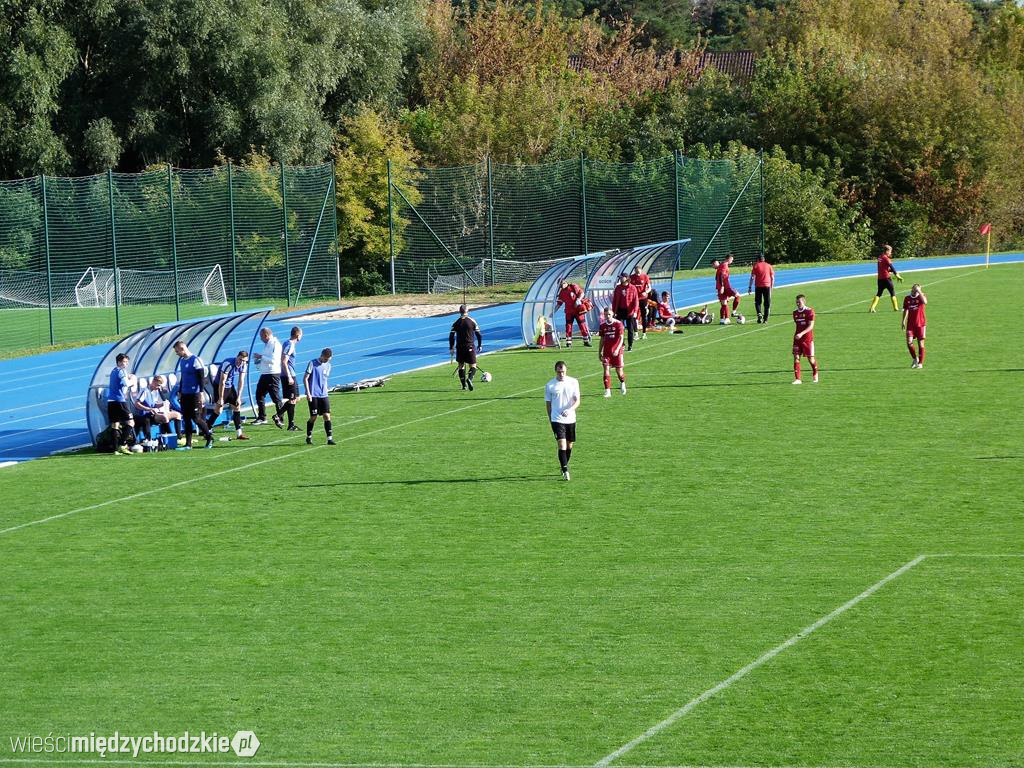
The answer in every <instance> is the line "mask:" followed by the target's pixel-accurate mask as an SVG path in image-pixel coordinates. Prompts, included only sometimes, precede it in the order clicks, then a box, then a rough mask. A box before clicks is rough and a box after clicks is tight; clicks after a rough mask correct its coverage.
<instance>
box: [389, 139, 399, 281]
mask: <svg viewBox="0 0 1024 768" xmlns="http://www.w3.org/2000/svg"><path fill="white" fill-rule="evenodd" d="M388 246H389V247H390V249H391V295H392V296H394V295H395V294H396V293H398V291H397V290H396V285H395V213H394V202H393V201H392V199H391V158H390V157H389V158H388Z"/></svg>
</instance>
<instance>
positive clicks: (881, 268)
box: [868, 245, 903, 312]
mask: <svg viewBox="0 0 1024 768" xmlns="http://www.w3.org/2000/svg"><path fill="white" fill-rule="evenodd" d="M877 261H878V293H876V294H875V298H873V299H872V300H871V306H870V307H868V312H874V311H875V308H876V307H878V300H879V299H880V298H882V294H883V293H885V292H886V291H888V292H889V298H890V299H892V311H893V312H897V311H899V307H897V306H896V289H895V288H893V285H892V279H893V278H894V277H895V278H896V279H897V280H899V281H900V282H903V278H902V277H900V273H899V272H897V271H896V266H895V265H894V264H893V263H892V246H891V245H887V246H885V247H884V248H882V252H881V253H880V254H878V259H877Z"/></svg>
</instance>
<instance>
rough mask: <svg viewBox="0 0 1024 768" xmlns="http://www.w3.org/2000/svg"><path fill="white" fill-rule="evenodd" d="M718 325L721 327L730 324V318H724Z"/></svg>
mask: <svg viewBox="0 0 1024 768" xmlns="http://www.w3.org/2000/svg"><path fill="white" fill-rule="evenodd" d="M718 324H719V325H728V324H729V318H728V317H723V318H721V319H719V321H718Z"/></svg>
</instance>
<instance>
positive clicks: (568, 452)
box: [544, 360, 580, 480]
mask: <svg viewBox="0 0 1024 768" xmlns="http://www.w3.org/2000/svg"><path fill="white" fill-rule="evenodd" d="M579 404H580V383H579V381H578V380H576V379H574V378H573V377H572V376H567V375H566V367H565V361H564V360H559V361H558V362H557V363H555V378H553V379H552V380H551V381H549V382H548V383H547V386H546V387H544V405H545V406H546V407H547V409H548V421H550V422H551V431H552V432H554V433H555V442H556V443H558V463H559V465H560V466H561V467H562V479H563V480H568V479H569V459H571V458H572V445H573V443H575V442H576V409H577V408H578V407H579Z"/></svg>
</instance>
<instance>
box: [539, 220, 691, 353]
mask: <svg viewBox="0 0 1024 768" xmlns="http://www.w3.org/2000/svg"><path fill="white" fill-rule="evenodd" d="M689 243H690V238H684V239H682V240H669V241H667V242H664V243H653V244H651V245H641V246H637V247H636V248H626V249H625V250H617V249H616V250H610V251H599V252H597V253H590V254H586V255H584V256H578V257H576V258H575V259H572V260H568V261H565V262H561V263H559V264H555V265H554V266H552V267H551V268H549V269H548V270H546V271H545V272H543V273H542V274H541V275H540V276H539V277H538V278H537V279H536V280H535V281H534V282H533V284H532V285H531V286H530V289H529V290H528V291H527V292H526V298H525V299H523V314H522V331H523V342H524V343H525V344H526V345H527V346H537V336H538V331H539V323H538V321H539V319H540V318H544V319H546V320H548V321H550V322H551V325H552V330H553V333H552V335H553V337H554V339H555V342H556V343H558V345H559V346H561V342H560V340H559V335H558V331H557V329H558V328H559V327H560V324H561V319H560V318H559V317H556V314H557V313H556V312H555V303H556V302H557V301H558V291H559V289H560V288H561V284H562V281H563V280H566V281H567V282H569V283H576V284H578V285H581V286H583V292H584V294H585V295H586V296H587V297H588V298H589V299H590V300H591V301H592V302H593V304H594V308H593V309H592V310H591V312H590V314H589V316H588V317H587V324H588V325H589V326H590V328H591V330H592V331H596V329H597V327H598V325H599V324H600V318H601V313H602V312H603V311H604V308H605V307H607V306H610V305H611V303H612V292H613V291H614V290H615V284H616V283H617V282H618V280H619V275H620V274H622V273H626V274H627V275H629V274H632V273H633V269H634V268H636V267H639V268H640V271H641V272H644V273H646V274H647V276H648V277H649V278H650V280H651V290H652V291H657V292H658V293H659V294H660V293H661V292H662V291H668V293H669V295H670V296H671V295H672V283H673V280H674V278H675V272H676V269H678V267H679V262H680V259H681V258H682V254H683V249H684V248H685V247H686V246H687V245H688V244H689ZM559 311H560V312H561V310H559Z"/></svg>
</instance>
